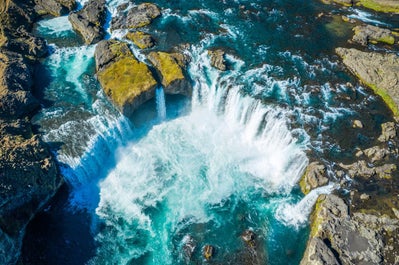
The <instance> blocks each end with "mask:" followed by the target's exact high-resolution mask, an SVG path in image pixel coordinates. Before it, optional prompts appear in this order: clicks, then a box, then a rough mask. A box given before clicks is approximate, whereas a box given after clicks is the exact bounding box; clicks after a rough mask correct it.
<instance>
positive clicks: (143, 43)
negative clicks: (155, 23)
mask: <svg viewBox="0 0 399 265" xmlns="http://www.w3.org/2000/svg"><path fill="white" fill-rule="evenodd" d="M125 38H126V39H128V40H131V41H132V42H133V43H134V44H135V45H136V46H137V47H139V48H140V49H148V48H151V47H153V46H154V45H155V43H154V39H153V38H152V36H151V35H150V34H148V33H145V32H142V31H133V32H129V33H128V34H126V36H125Z"/></svg>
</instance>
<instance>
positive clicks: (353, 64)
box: [336, 48, 399, 116]
mask: <svg viewBox="0 0 399 265" xmlns="http://www.w3.org/2000/svg"><path fill="white" fill-rule="evenodd" d="M336 53H337V54H338V55H339V56H340V57H341V58H342V61H343V63H344V64H345V65H346V67H348V69H349V70H350V71H351V72H352V73H353V74H354V75H355V76H357V77H358V78H359V79H360V80H361V81H362V82H363V83H364V84H366V85H367V86H369V87H370V88H371V89H372V90H373V91H374V93H376V94H377V95H379V96H380V97H381V98H382V99H383V100H384V101H385V103H386V104H387V105H388V107H389V108H390V109H391V110H392V112H393V114H394V115H395V116H399V108H398V106H399V57H398V56H397V55H396V54H394V53H385V54H383V53H378V52H366V51H360V50H357V49H354V48H350V49H348V48H337V49H336Z"/></svg>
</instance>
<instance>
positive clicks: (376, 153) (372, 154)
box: [363, 146, 390, 163]
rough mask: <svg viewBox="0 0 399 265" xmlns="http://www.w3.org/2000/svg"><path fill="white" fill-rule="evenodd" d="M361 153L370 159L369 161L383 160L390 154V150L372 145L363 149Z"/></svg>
mask: <svg viewBox="0 0 399 265" xmlns="http://www.w3.org/2000/svg"><path fill="white" fill-rule="evenodd" d="M363 154H364V155H365V156H367V158H368V159H370V161H371V163H375V162H377V161H381V160H383V159H384V158H385V157H387V156H388V155H389V154H390V151H389V150H388V149H386V148H383V147H380V146H373V147H370V148H367V149H365V150H364V151H363Z"/></svg>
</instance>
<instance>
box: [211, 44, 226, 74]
mask: <svg viewBox="0 0 399 265" xmlns="http://www.w3.org/2000/svg"><path fill="white" fill-rule="evenodd" d="M208 55H209V56H210V58H211V65H212V66H213V67H215V68H217V69H219V70H220V71H226V70H227V66H226V61H225V59H224V55H225V52H224V51H223V50H221V49H218V50H214V51H208Z"/></svg>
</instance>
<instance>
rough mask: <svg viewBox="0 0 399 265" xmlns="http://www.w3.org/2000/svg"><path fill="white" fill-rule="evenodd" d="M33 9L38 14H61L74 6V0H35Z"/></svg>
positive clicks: (69, 10) (66, 12)
mask: <svg viewBox="0 0 399 265" xmlns="http://www.w3.org/2000/svg"><path fill="white" fill-rule="evenodd" d="M35 3H36V6H35V10H36V12H37V13H38V14H40V15H53V16H61V15H65V14H68V13H69V12H71V11H72V10H73V9H75V8H76V2H75V0H35Z"/></svg>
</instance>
